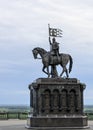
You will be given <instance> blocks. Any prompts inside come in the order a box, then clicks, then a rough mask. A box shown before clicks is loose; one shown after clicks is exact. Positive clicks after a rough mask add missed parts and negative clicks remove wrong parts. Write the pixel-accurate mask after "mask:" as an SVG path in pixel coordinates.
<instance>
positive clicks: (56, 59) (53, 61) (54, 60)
mask: <svg viewBox="0 0 93 130" xmlns="http://www.w3.org/2000/svg"><path fill="white" fill-rule="evenodd" d="M59 62H60V55H58V56H57V55H54V54H51V55H50V64H52V65H55V64H57V63H59Z"/></svg>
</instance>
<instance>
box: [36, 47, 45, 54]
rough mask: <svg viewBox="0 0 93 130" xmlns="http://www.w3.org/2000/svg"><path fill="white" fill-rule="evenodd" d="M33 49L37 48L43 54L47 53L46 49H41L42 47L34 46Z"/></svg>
mask: <svg viewBox="0 0 93 130" xmlns="http://www.w3.org/2000/svg"><path fill="white" fill-rule="evenodd" d="M35 49H36V50H38V51H39V50H40V51H42V53H43V54H45V53H47V51H46V50H45V49H43V48H40V47H36V48H35Z"/></svg>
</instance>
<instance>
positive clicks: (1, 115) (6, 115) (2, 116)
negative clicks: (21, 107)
mask: <svg viewBox="0 0 93 130" xmlns="http://www.w3.org/2000/svg"><path fill="white" fill-rule="evenodd" d="M85 115H87V116H88V120H93V113H85ZM27 117H28V112H0V120H8V119H21V120H22V119H27Z"/></svg>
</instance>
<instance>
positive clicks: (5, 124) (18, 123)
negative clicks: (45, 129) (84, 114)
mask: <svg viewBox="0 0 93 130" xmlns="http://www.w3.org/2000/svg"><path fill="white" fill-rule="evenodd" d="M88 124H89V126H90V129H85V130H93V121H89V123H88ZM25 125H26V120H18V119H14V120H3V121H2V120H1V121H0V130H27V129H26V128H25ZM51 130H52V129H51ZM64 130H66V129H64ZM73 130H76V129H73ZM78 130H81V129H78Z"/></svg>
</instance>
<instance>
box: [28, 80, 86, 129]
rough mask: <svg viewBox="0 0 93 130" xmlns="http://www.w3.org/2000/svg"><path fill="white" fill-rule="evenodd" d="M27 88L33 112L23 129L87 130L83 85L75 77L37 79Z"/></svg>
mask: <svg viewBox="0 0 93 130" xmlns="http://www.w3.org/2000/svg"><path fill="white" fill-rule="evenodd" d="M29 89H30V98H31V99H30V106H31V108H33V112H32V114H30V115H29V117H28V119H27V128H31V129H32V128H40V129H45V128H49V129H50V128H53V129H55V128H57V129H58V128H88V123H87V122H88V121H87V117H86V116H85V115H84V114H83V90H84V89H85V84H82V83H80V82H79V81H78V80H77V79H75V78H72V79H71V78H68V79H63V78H39V79H37V80H36V81H35V82H33V83H32V84H30V85H29Z"/></svg>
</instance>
